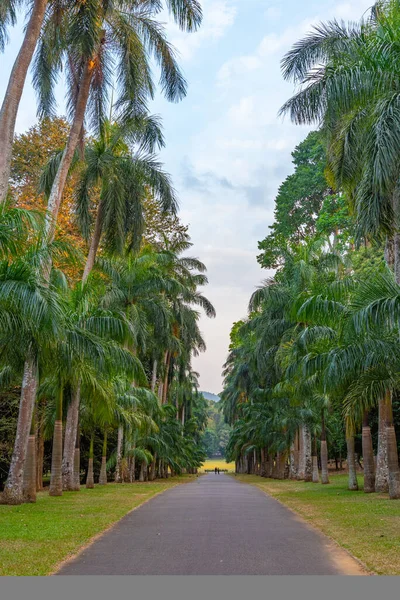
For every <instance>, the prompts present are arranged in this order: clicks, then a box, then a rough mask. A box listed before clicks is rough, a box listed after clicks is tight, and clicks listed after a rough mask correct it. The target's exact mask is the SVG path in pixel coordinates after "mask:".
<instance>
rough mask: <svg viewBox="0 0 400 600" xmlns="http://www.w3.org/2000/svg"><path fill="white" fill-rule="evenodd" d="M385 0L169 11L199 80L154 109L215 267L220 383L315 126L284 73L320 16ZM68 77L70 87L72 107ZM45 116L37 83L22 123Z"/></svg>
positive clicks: (214, 367)
mask: <svg viewBox="0 0 400 600" xmlns="http://www.w3.org/2000/svg"><path fill="white" fill-rule="evenodd" d="M372 3H373V0H349V1H348V2H346V1H343V0H342V1H332V0H319V2H315V1H313V0H304V1H303V2H299V1H298V0H202V5H203V10H204V22H203V26H202V28H201V29H200V30H199V31H198V32H197V33H195V34H184V33H182V32H180V31H179V30H178V29H177V27H176V26H175V25H173V24H171V23H169V24H168V25H167V26H168V30H169V35H170V40H171V42H172V43H173V44H174V45H175V47H176V48H177V49H178V51H179V53H180V62H181V65H182V68H183V70H184V73H185V76H186V78H187V80H188V82H189V91H188V95H187V97H186V98H185V99H184V100H183V101H182V102H181V103H179V104H168V103H167V102H166V101H164V100H163V99H162V98H160V97H158V98H157V99H156V100H155V101H154V103H153V105H152V107H151V110H152V111H153V112H154V113H157V114H160V115H161V116H162V119H163V124H164V132H165V137H166V141H167V147H166V149H165V150H163V152H162V155H161V156H162V160H163V162H164V164H165V169H166V170H167V171H169V172H170V173H171V175H172V177H173V180H174V184H175V187H176V189H177V191H178V194H179V198H180V216H181V219H182V221H183V222H184V223H188V224H189V225H190V233H191V236H192V241H193V242H194V246H193V248H192V252H191V254H192V255H195V256H197V257H199V258H200V259H201V260H203V262H205V263H206V265H207V267H208V276H209V282H210V283H209V285H208V286H207V288H206V290H205V293H206V295H207V296H208V297H209V299H210V300H211V301H212V302H213V303H214V305H215V307H216V310H217V318H216V319H215V320H209V319H206V318H205V317H203V318H202V320H201V329H202V331H203V333H204V336H205V339H206V342H207V347H208V350H207V352H206V353H205V354H203V355H201V356H200V357H198V358H195V359H194V361H193V365H194V368H195V370H197V371H198V372H199V373H200V383H201V388H202V389H203V390H208V391H210V392H215V393H218V392H219V391H221V388H222V379H221V371H222V365H223V363H224V361H225V358H226V355H227V351H228V345H229V331H230V329H231V326H232V323H233V322H234V321H237V320H239V319H240V318H243V317H244V316H245V315H246V309H247V303H248V300H249V297H250V294H251V293H252V291H253V290H254V289H255V287H256V286H257V285H258V284H259V283H260V282H261V281H262V279H264V278H266V277H267V276H268V275H270V274H271V273H268V272H267V271H263V270H261V269H260V268H259V266H258V264H257V262H256V255H257V242H258V240H261V239H262V238H263V237H265V235H266V234H267V233H268V226H269V225H271V224H272V221H273V210H274V198H275V195H276V192H277V189H278V187H279V184H280V183H281V182H282V181H283V180H284V179H285V177H286V176H287V175H288V174H289V173H291V171H292V165H291V154H290V153H291V151H292V150H293V148H294V146H295V145H296V144H297V143H299V142H300V141H301V140H302V139H303V138H304V137H305V135H306V134H307V131H308V130H307V129H306V128H301V127H296V126H294V125H292V124H291V123H290V122H289V121H288V120H285V121H282V119H281V118H278V117H277V113H278V110H279V108H280V106H281V105H282V104H283V102H284V101H285V100H286V99H287V98H288V97H289V96H290V95H291V93H292V91H293V88H292V85H291V84H288V83H286V82H284V81H283V80H282V77H281V74H280V67H279V63H280V59H281V58H282V56H283V54H284V53H285V52H286V51H287V50H288V49H289V48H290V47H291V45H292V44H293V43H294V42H295V41H296V40H297V39H299V38H301V37H302V36H303V35H304V34H305V33H307V32H308V31H309V30H310V28H311V26H312V25H313V24H316V23H318V22H319V21H321V20H329V19H332V18H334V17H336V18H337V19H345V20H354V19H358V18H359V17H360V16H361V15H362V14H363V13H364V11H365V10H366V9H368V8H369V7H370V6H371V4H372ZM21 35H22V34H21V28H20V27H18V28H16V29H15V30H14V31H13V32H12V35H11V38H10V43H9V45H8V47H7V49H6V52H5V54H4V55H3V56H2V57H1V70H0V89H1V90H4V88H5V85H6V83H7V80H8V75H9V72H10V70H11V67H12V64H13V61H14V58H15V55H16V53H17V51H18V48H19V45H20V42H21ZM63 95H64V94H63V86H62V82H61V83H60V86H59V90H58V98H59V112H60V114H62V113H63V111H64V107H63ZM35 121H36V107H35V96H34V92H33V90H32V87H31V85H30V81H29V82H28V83H27V85H26V88H25V90H24V95H23V99H22V102H21V106H20V111H19V116H18V121H17V131H18V132H22V131H24V130H26V129H27V128H28V127H29V126H31V125H32V124H34V123H35Z"/></svg>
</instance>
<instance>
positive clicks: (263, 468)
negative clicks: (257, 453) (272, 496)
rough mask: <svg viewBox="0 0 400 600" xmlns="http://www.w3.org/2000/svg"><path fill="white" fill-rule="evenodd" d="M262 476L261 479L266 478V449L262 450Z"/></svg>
mask: <svg viewBox="0 0 400 600" xmlns="http://www.w3.org/2000/svg"><path fill="white" fill-rule="evenodd" d="M260 475H261V477H265V448H264V447H262V448H261V465H260Z"/></svg>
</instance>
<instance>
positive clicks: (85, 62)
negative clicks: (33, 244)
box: [34, 0, 202, 239]
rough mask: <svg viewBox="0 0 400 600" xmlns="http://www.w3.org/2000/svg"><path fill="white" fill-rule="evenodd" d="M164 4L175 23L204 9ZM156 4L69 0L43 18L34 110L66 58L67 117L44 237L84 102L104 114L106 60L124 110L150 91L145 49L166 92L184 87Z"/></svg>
mask: <svg viewBox="0 0 400 600" xmlns="http://www.w3.org/2000/svg"><path fill="white" fill-rule="evenodd" d="M166 4H167V6H168V7H169V9H170V11H171V13H172V15H173V18H174V19H175V21H176V22H177V23H178V25H179V27H180V28H181V29H184V30H187V31H193V30H195V29H197V27H198V26H199V25H200V23H201V19H202V14H201V8H200V5H199V3H198V2H197V0H167V2H166ZM161 8H162V3H161V2H159V0H150V1H146V2H145V3H142V2H139V3H138V2H136V1H134V0H130V1H129V2H126V1H123V0H118V2H112V3H110V2H108V1H106V0H96V2H95V3H89V4H88V3H86V2H84V3H82V2H80V0H74V1H73V2H69V3H68V4H65V5H64V4H63V5H62V7H61V12H60V11H59V12H57V13H54V15H51V16H50V17H49V19H48V20H47V22H46V23H45V25H44V29H43V35H42V38H41V41H40V43H39V46H38V51H37V55H36V61H35V76H34V83H35V86H36V88H37V89H38V92H39V97H40V110H41V112H42V113H44V114H48V113H50V112H51V110H52V108H53V106H54V96H53V85H54V82H55V81H56V79H57V77H58V74H59V72H60V71H61V69H62V68H64V66H66V68H67V70H68V72H69V83H70V86H69V90H68V93H69V107H70V112H71V119H72V124H71V130H70V134H69V137H68V140H67V144H66V147H65V149H64V152H63V155H62V157H61V160H60V161H59V165H58V169H57V172H56V175H55V177H54V182H53V185H52V189H51V192H50V195H49V200H48V234H49V236H50V239H51V238H52V237H53V235H54V226H55V223H56V221H57V215H58V210H59V207H60V204H61V200H62V193H63V190H64V186H65V182H66V179H67V176H68V172H69V169H70V166H71V164H72V161H73V157H74V153H75V150H76V148H77V145H78V142H79V140H80V138H81V135H82V128H83V125H84V118H85V114H86V112H87V109H88V108H89V111H90V117H91V121H92V124H93V126H94V128H95V129H98V128H99V127H100V126H101V123H102V122H103V121H104V119H105V114H104V110H105V106H106V100H107V95H108V92H109V89H110V87H111V84H112V80H113V77H112V73H111V65H113V67H112V70H113V72H115V73H116V78H117V83H118V90H119V97H118V101H117V105H118V106H119V107H120V109H121V110H122V111H123V112H124V116H125V118H132V116H134V115H136V114H137V113H138V112H139V114H140V113H142V112H143V109H144V107H145V102H146V99H147V98H149V97H152V96H153V94H154V84H153V80H152V76H151V71H150V62H149V59H150V56H151V55H153V56H154V58H155V59H156V61H157V62H158V64H159V65H160V68H161V79H160V84H161V88H162V92H163V93H164V94H165V95H166V97H167V99H168V100H171V101H177V100H180V99H181V98H182V97H183V96H184V95H185V93H186V82H185V80H184V78H183V76H182V74H181V72H180V70H179V67H178V65H177V62H176V60H175V55H174V51H173V49H172V47H171V45H170V44H169V43H168V41H167V39H166V37H165V34H164V29H163V27H162V25H161V24H160V23H158V22H157V20H156V17H157V15H158V13H159V11H160V10H161ZM55 33H57V35H55ZM60 33H61V35H60Z"/></svg>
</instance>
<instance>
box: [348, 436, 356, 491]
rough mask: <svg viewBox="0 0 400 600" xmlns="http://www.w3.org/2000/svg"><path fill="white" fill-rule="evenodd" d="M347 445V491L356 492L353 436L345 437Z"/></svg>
mask: <svg viewBox="0 0 400 600" xmlns="http://www.w3.org/2000/svg"><path fill="white" fill-rule="evenodd" d="M346 444H347V468H348V470H349V490H351V491H357V490H358V481H357V471H356V456H355V453H354V436H346Z"/></svg>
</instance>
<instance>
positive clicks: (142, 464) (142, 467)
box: [139, 460, 144, 482]
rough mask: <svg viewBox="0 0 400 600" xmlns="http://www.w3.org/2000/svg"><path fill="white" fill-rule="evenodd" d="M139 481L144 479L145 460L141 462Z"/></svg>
mask: <svg viewBox="0 0 400 600" xmlns="http://www.w3.org/2000/svg"><path fill="white" fill-rule="evenodd" d="M139 481H140V482H143V481H144V460H142V462H141V463H140V472H139Z"/></svg>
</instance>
